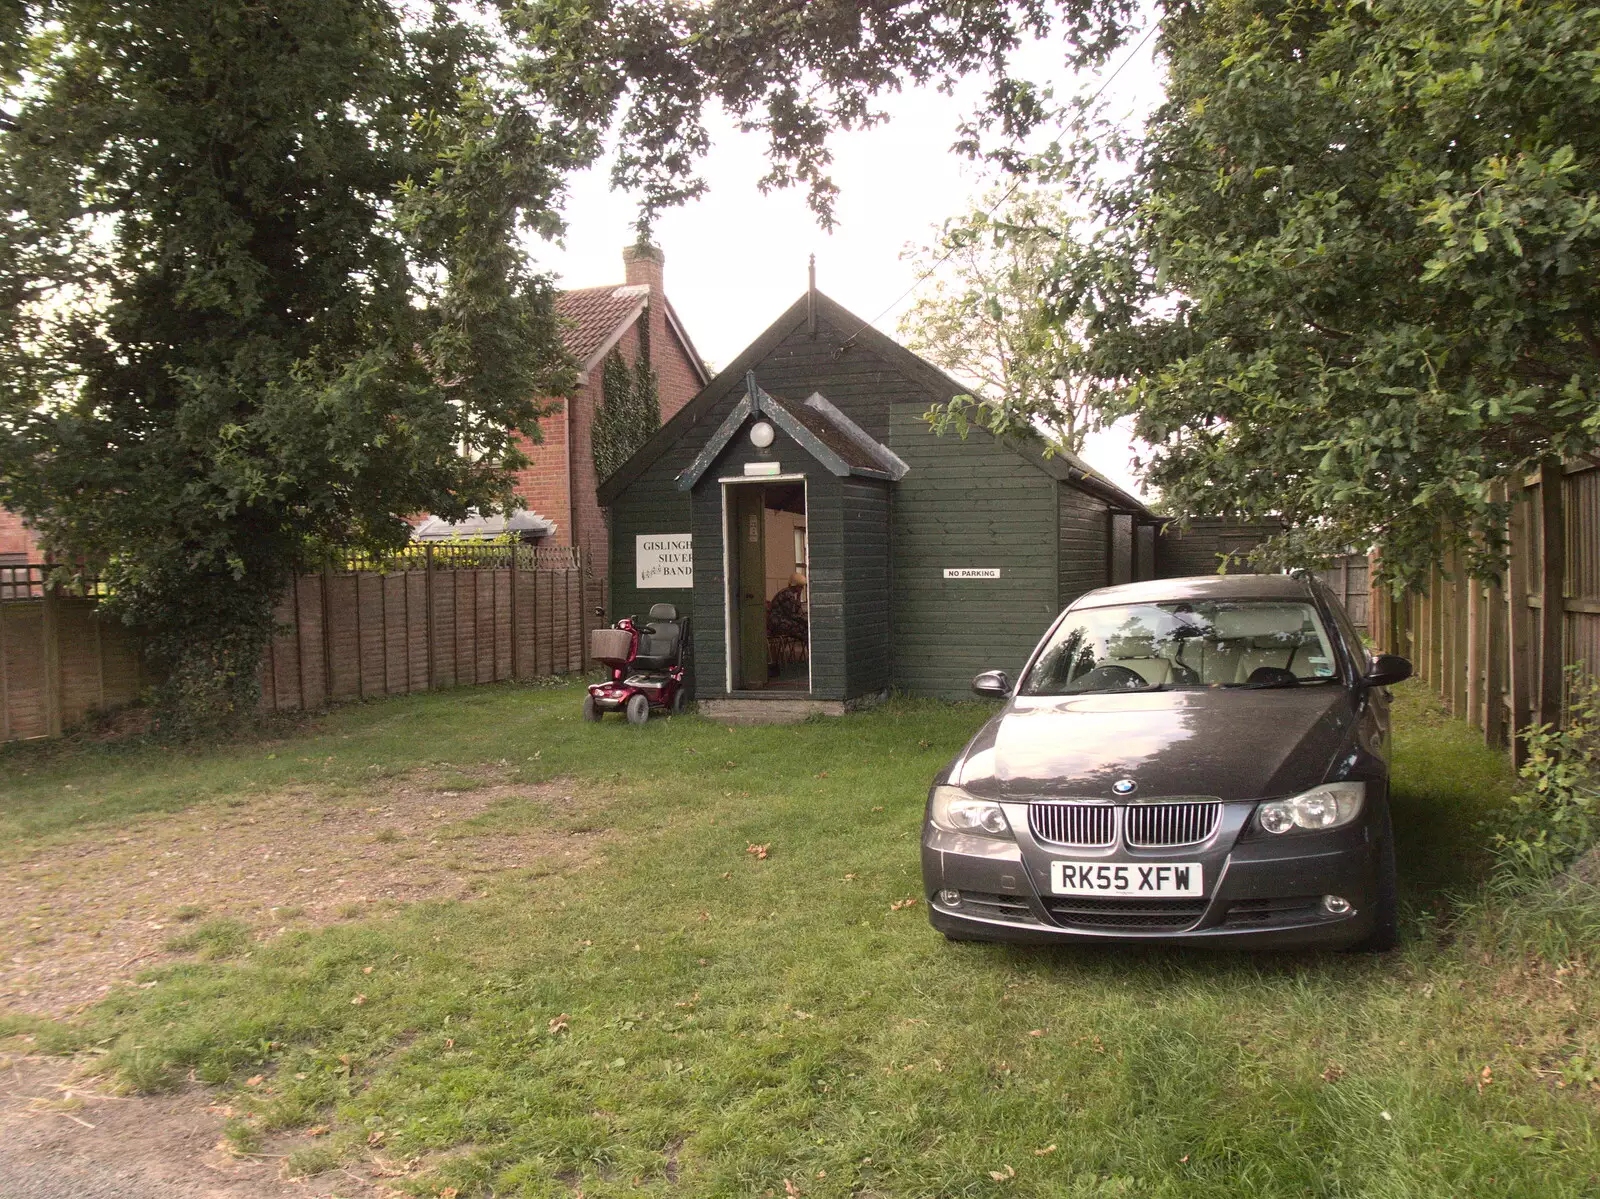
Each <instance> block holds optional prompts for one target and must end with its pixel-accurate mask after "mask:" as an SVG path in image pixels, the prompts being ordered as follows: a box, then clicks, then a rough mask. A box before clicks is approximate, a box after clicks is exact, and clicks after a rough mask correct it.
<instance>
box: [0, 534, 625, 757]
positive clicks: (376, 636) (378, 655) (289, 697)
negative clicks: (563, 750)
mask: <svg viewBox="0 0 1600 1199" xmlns="http://www.w3.org/2000/svg"><path fill="white" fill-rule="evenodd" d="M347 565H350V566H353V567H355V569H344V570H332V571H327V572H325V573H322V574H314V575H303V576H301V577H299V578H297V579H295V581H294V583H293V585H292V586H291V587H290V589H289V590H288V592H287V593H286V594H285V595H284V597H283V600H282V601H281V602H280V603H279V605H278V610H277V622H278V633H277V635H276V636H275V637H274V638H273V640H272V643H271V645H270V647H269V648H268V652H267V655H266V658H265V660H264V661H263V663H262V671H261V693H262V706H263V707H264V708H266V709H268V710H269V711H277V712H287V711H294V710H296V709H301V708H316V707H320V706H322V705H323V704H326V703H329V702H332V701H337V700H349V699H364V698H375V697H378V696H385V695H404V694H406V693H408V692H412V691H426V690H429V689H431V688H435V687H455V686H462V685H466V684H473V683H491V682H503V681H506V680H510V679H529V678H539V677H542V676H546V675H555V674H567V673H569V672H572V671H576V670H583V669H585V668H586V667H587V665H588V663H587V659H586V657H585V653H586V646H587V641H588V630H589V629H590V628H593V627H595V624H596V623H597V622H596V618H595V617H594V616H593V614H592V604H591V601H592V599H593V596H592V595H590V594H589V590H590V589H589V588H587V587H586V586H585V584H584V577H583V570H582V563H581V562H580V560H579V555H578V552H577V551H576V550H567V549H559V550H554V551H552V550H545V549H517V550H515V551H513V550H512V549H511V548H510V547H501V546H493V547H486V548H485V547H441V548H440V549H439V550H438V551H437V552H430V551H427V550H417V551H409V552H407V553H406V554H403V555H401V556H400V557H399V558H397V559H392V560H390V562H389V563H387V564H382V565H385V566H386V569H374V568H372V567H375V566H376V565H379V564H373V563H369V562H364V561H362V560H354V561H352V562H351V563H349V564H347ZM49 571H50V568H49V567H47V566H17V567H0V742H4V741H17V740H23V739H27V738H33V737H50V736H58V735H59V734H60V733H61V732H63V731H64V730H65V729H70V728H72V727H73V726H74V725H77V724H80V723H82V722H83V721H84V720H85V719H86V718H87V717H88V716H89V715H90V714H91V713H93V712H96V711H104V710H106V709H109V708H115V707H118V706H120V705H123V704H127V703H131V702H132V701H133V700H135V699H137V698H138V696H139V692H140V689H141V688H142V687H143V686H144V685H145V684H146V683H147V682H148V681H149V680H148V679H146V678H141V675H140V665H139V647H138V644H137V640H136V638H135V637H134V635H133V634H132V633H130V632H129V630H128V629H127V628H126V627H125V626H124V625H122V624H121V623H120V622H118V621H115V620H109V619H102V618H101V617H100V616H99V615H98V613H97V608H98V601H97V600H96V599H94V598H93V597H92V596H75V595H66V594H63V593H61V592H59V591H57V590H56V589H54V588H52V587H49V586H47V585H46V578H47V576H48V574H49Z"/></svg>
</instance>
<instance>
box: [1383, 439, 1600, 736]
mask: <svg viewBox="0 0 1600 1199" xmlns="http://www.w3.org/2000/svg"><path fill="white" fill-rule="evenodd" d="M1500 496H1501V498H1502V499H1505V500H1507V501H1509V503H1510V508H1511V514H1510V519H1509V522H1508V524H1507V526H1506V537H1507V544H1508V551H1509V552H1508V555H1507V562H1506V569H1505V570H1504V572H1503V573H1502V574H1501V575H1500V577H1498V578H1496V579H1491V580H1481V579H1469V578H1467V577H1466V574H1465V571H1464V569H1463V566H1462V561H1461V558H1460V556H1459V555H1451V557H1450V559H1449V560H1448V561H1447V562H1446V563H1445V564H1444V566H1443V568H1442V569H1441V568H1437V567H1436V568H1435V569H1434V570H1433V571H1432V573H1431V575H1430V578H1429V582H1428V585H1427V587H1426V588H1425V589H1424V590H1422V591H1420V592H1419V591H1412V592H1408V593H1407V594H1406V595H1403V596H1401V597H1399V598H1395V597H1392V596H1390V595H1389V594H1388V593H1387V592H1384V591H1381V590H1380V591H1379V592H1377V593H1375V594H1374V596H1373V609H1374V617H1373V620H1372V635H1373V637H1374V639H1375V641H1376V642H1377V643H1378V645H1379V647H1380V648H1382V649H1385V650H1387V651H1388V652H1391V653H1398V654H1404V655H1405V656H1407V657H1409V658H1410V659H1411V661H1412V664H1413V665H1414V666H1415V667H1416V672H1417V676H1418V677H1419V678H1420V679H1422V680H1423V681H1424V682H1426V683H1427V684H1428V685H1429V686H1430V687H1431V688H1432V689H1433V690H1434V691H1435V692H1436V693H1437V694H1438V695H1439V697H1440V698H1441V699H1442V700H1444V702H1445V703H1446V704H1447V706H1449V708H1450V710H1451V711H1452V712H1454V713H1455V714H1457V715H1459V716H1463V717H1465V718H1466V719H1467V720H1469V721H1471V722H1472V723H1473V724H1474V725H1476V726H1477V727H1479V728H1481V729H1482V730H1483V732H1484V739H1485V740H1486V741H1488V742H1489V744H1491V745H1498V746H1509V748H1510V749H1511V750H1512V753H1513V755H1514V757H1515V759H1516V760H1517V761H1518V762H1519V763H1520V761H1521V756H1522V748H1523V747H1522V742H1521V740H1520V738H1517V737H1515V736H1514V735H1513V734H1514V733H1515V732H1516V731H1517V730H1519V729H1524V728H1527V727H1528V726H1530V725H1533V724H1544V723H1558V722H1559V721H1560V719H1561V708H1562V705H1563V703H1564V702H1565V692H1564V686H1565V676H1566V672H1567V671H1568V669H1569V668H1571V667H1573V666H1577V667H1579V668H1580V669H1581V670H1583V671H1585V672H1587V673H1589V674H1593V675H1600V468H1597V467H1595V466H1594V465H1593V464H1592V463H1589V462H1587V461H1579V462H1567V463H1547V464H1546V465H1545V467H1544V468H1543V469H1541V470H1540V471H1539V472H1537V473H1535V474H1533V475H1529V476H1527V477H1526V478H1522V479H1513V480H1508V481H1507V482H1506V483H1505V484H1504V485H1503V486H1502V487H1501V489H1500Z"/></svg>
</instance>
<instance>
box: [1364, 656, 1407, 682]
mask: <svg viewBox="0 0 1600 1199" xmlns="http://www.w3.org/2000/svg"><path fill="white" fill-rule="evenodd" d="M1410 677H1411V663H1410V662H1408V661H1406V660H1405V659H1404V658H1402V657H1401V656H1400V655H1399V654H1374V655H1373V657H1372V660H1371V662H1369V663H1368V664H1367V673H1366V674H1364V675H1363V676H1362V677H1361V682H1362V684H1363V685H1365V686H1368V687H1388V686H1390V685H1391V684H1394V683H1403V682H1405V681H1406V680H1407V679H1409V678H1410Z"/></svg>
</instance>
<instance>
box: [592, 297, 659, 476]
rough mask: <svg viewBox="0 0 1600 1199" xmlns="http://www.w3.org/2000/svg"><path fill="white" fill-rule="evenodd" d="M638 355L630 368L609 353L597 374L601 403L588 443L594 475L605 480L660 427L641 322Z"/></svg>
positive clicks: (645, 335)
mask: <svg viewBox="0 0 1600 1199" xmlns="http://www.w3.org/2000/svg"><path fill="white" fill-rule="evenodd" d="M639 331H640V333H641V337H640V339H639V354H638V357H637V358H636V359H635V360H634V363H633V365H632V366H629V365H628V364H627V362H626V361H624V360H623V357H622V355H621V354H619V353H617V351H615V350H612V351H611V353H609V354H607V355H606V360H605V366H604V368H603V370H602V372H601V375H600V392H601V398H600V404H599V406H598V407H597V409H596V411H595V414H594V428H593V430H592V431H591V433H590V444H591V446H592V447H593V450H594V473H595V478H597V479H608V478H610V477H611V476H612V475H613V474H615V473H616V471H617V469H618V468H619V467H620V466H621V465H622V464H623V463H624V462H626V461H627V460H628V459H629V458H631V457H633V455H634V451H636V450H637V449H638V448H639V447H640V446H642V445H644V443H645V442H647V441H649V440H650V436H651V434H653V433H654V432H655V431H656V430H657V429H659V428H660V427H661V396H660V391H659V388H658V387H657V384H656V373H655V371H653V370H651V369H650V340H649V337H648V335H647V334H646V333H645V323H644V322H643V321H640V323H639Z"/></svg>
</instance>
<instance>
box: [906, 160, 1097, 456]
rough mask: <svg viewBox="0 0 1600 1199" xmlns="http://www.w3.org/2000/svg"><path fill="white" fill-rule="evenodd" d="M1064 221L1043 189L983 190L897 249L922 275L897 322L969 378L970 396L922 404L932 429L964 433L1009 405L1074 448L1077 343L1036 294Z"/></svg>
mask: <svg viewBox="0 0 1600 1199" xmlns="http://www.w3.org/2000/svg"><path fill="white" fill-rule="evenodd" d="M990 209H994V210H995V211H994V212H993V213H991V212H990ZM1071 226H1072V217H1071V216H1070V215H1069V214H1068V213H1067V211H1066V209H1065V207H1064V205H1063V203H1062V201H1061V199H1060V197H1059V195H1058V194H1057V193H1056V192H1054V191H1052V190H1049V189H1030V190H1019V191H1017V192H1016V193H1015V194H1013V195H1011V196H1010V197H1009V198H1008V197H1006V196H1005V195H1004V193H993V192H992V193H990V194H989V195H986V196H984V197H982V199H980V200H979V201H978V202H977V203H976V204H974V205H973V207H972V208H971V210H970V211H968V212H967V213H966V214H965V215H963V216H961V217H959V218H954V219H952V220H949V221H946V222H945V223H944V225H943V226H942V227H941V228H940V230H939V236H938V238H937V239H935V241H934V242H933V244H932V245H927V246H922V247H921V248H920V249H918V250H917V251H915V252H914V253H912V252H911V251H909V250H908V251H907V254H905V255H902V257H912V258H914V260H915V262H916V265H917V267H918V273H919V274H922V273H929V274H930V278H931V281H932V282H931V287H930V288H929V289H928V290H926V291H925V292H924V293H923V294H922V295H921V296H920V297H919V298H918V299H917V301H916V303H915V304H913V305H912V306H911V308H910V309H908V310H907V312H906V314H905V315H904V316H903V317H902V318H901V320H900V330H901V332H902V333H904V334H905V335H906V344H907V345H909V346H910V347H911V348H912V349H913V350H915V351H916V352H917V353H919V354H921V355H922V356H923V357H924V358H927V359H928V360H929V361H930V362H933V363H935V364H936V365H938V366H941V367H943V368H944V369H945V370H947V371H950V372H952V373H953V374H954V375H956V376H957V377H958V378H960V379H963V380H971V381H972V382H973V383H975V384H976V385H977V392H978V394H977V396H976V397H971V396H963V397H959V398H958V399H956V400H954V401H952V402H951V403H949V404H944V405H937V406H935V408H934V409H932V410H930V412H929V418H930V420H931V422H932V424H933V426H934V428H935V430H936V431H938V432H940V433H945V432H949V431H952V430H953V431H955V432H957V433H959V434H961V435H962V436H965V435H966V430H967V428H968V426H969V423H971V422H974V421H976V422H977V423H979V424H987V423H988V422H989V421H990V420H991V419H992V418H993V416H994V415H995V414H996V413H997V412H998V411H1002V410H1004V409H1006V408H1010V409H1012V410H1014V411H1020V412H1026V413H1027V414H1028V415H1029V416H1030V417H1031V418H1032V419H1033V421H1034V422H1035V423H1036V424H1038V425H1040V426H1042V427H1043V428H1045V429H1046V430H1047V431H1048V433H1049V435H1050V439H1051V440H1052V441H1053V442H1054V443H1055V444H1057V445H1060V446H1064V447H1065V448H1066V449H1068V450H1071V451H1072V452H1073V453H1077V452H1078V451H1080V450H1082V449H1083V439H1084V437H1085V436H1087V435H1088V433H1089V430H1090V429H1091V428H1092V427H1093V415H1094V414H1093V412H1092V411H1091V410H1090V409H1089V407H1088V406H1087V405H1086V403H1085V399H1086V391H1087V389H1086V386H1085V381H1084V379H1083V378H1082V376H1081V375H1080V374H1079V369H1080V363H1081V360H1082V356H1083V346H1082V344H1081V343H1080V341H1079V339H1078V336H1077V329H1076V328H1075V327H1074V325H1072V324H1071V323H1068V322H1063V321H1057V320H1052V319H1051V317H1050V313H1049V312H1048V311H1047V310H1046V308H1045V307H1044V305H1043V304H1042V303H1041V302H1040V297H1041V296H1042V295H1043V293H1044V292H1045V290H1046V288H1047V287H1048V286H1049V283H1050V281H1051V279H1052V277H1053V273H1054V271H1055V270H1056V269H1057V265H1058V258H1059V255H1060V253H1061V247H1062V245H1063V244H1064V243H1066V242H1067V241H1068V239H1070V238H1072V237H1073V236H1074V234H1073V232H1072V228H1071Z"/></svg>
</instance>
